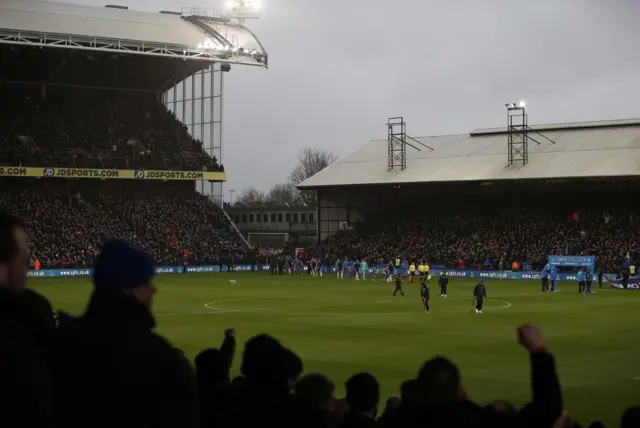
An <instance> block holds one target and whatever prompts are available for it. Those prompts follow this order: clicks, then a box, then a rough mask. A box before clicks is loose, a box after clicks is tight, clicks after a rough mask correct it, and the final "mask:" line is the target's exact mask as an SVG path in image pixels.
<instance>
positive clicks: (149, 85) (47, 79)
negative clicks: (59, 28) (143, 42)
mask: <svg viewBox="0 0 640 428" xmlns="http://www.w3.org/2000/svg"><path fill="white" fill-rule="evenodd" d="M208 66H209V64H208V63H207V62H205V61H185V60H183V59H180V58H175V59H172V58H167V57H154V56H138V55H135V54H127V53H125V52H118V53H114V52H87V51H83V50H71V49H60V48H57V49H56V48H46V49H42V48H39V47H23V46H12V45H4V44H3V45H0V81H4V82H7V81H8V82H24V83H26V82H31V83H34V84H37V85H38V86H39V85H40V84H42V83H45V84H47V85H51V86H55V85H72V86H87V87H96V88H108V89H111V88H119V89H126V90H135V91H150V92H153V93H154V94H155V93H157V92H158V91H160V90H163V89H166V88H169V87H171V86H172V85H174V84H175V83H177V82H179V81H181V80H182V79H184V78H185V77H187V76H189V75H191V74H193V73H195V72H196V71H198V70H202V69H204V68H206V67H208Z"/></svg>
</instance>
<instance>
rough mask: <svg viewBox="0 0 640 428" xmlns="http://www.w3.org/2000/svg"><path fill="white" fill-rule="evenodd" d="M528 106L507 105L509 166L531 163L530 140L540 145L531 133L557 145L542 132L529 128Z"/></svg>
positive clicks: (523, 104) (522, 102)
mask: <svg viewBox="0 0 640 428" xmlns="http://www.w3.org/2000/svg"><path fill="white" fill-rule="evenodd" d="M526 106H527V104H526V103H525V102H524V101H518V102H515V103H508V104H505V107H506V108H507V165H508V166H511V165H513V164H514V163H522V165H523V166H524V165H526V164H528V163H529V140H531V141H533V142H534V143H536V144H537V145H540V142H539V141H538V140H536V139H535V138H533V137H532V136H531V135H529V133H530V132H531V133H534V134H536V135H539V136H541V137H542V138H544V139H545V140H547V141H549V142H550V143H551V144H555V143H556V142H555V141H553V140H552V139H550V138H548V137H545V136H544V135H542V134H541V133H540V132H538V131H535V130H534V129H532V128H531V127H530V126H529V117H528V116H527V112H526V109H525V107H526Z"/></svg>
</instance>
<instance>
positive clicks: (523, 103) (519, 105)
mask: <svg viewBox="0 0 640 428" xmlns="http://www.w3.org/2000/svg"><path fill="white" fill-rule="evenodd" d="M526 105H527V103H525V102H524V101H522V100H520V102H519V103H518V107H521V108H522V107H524V106H526Z"/></svg>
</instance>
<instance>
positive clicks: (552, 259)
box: [549, 256, 596, 272]
mask: <svg viewBox="0 0 640 428" xmlns="http://www.w3.org/2000/svg"><path fill="white" fill-rule="evenodd" d="M549 266H552V267H553V266H556V267H558V266H570V267H588V268H591V272H595V269H596V257H595V256H549Z"/></svg>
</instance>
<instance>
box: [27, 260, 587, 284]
mask: <svg viewBox="0 0 640 428" xmlns="http://www.w3.org/2000/svg"><path fill="white" fill-rule="evenodd" d="M270 269H271V267H270V266H269V265H254V266H251V265H245V264H242V265H234V266H233V270H234V272H252V271H253V272H259V271H261V272H265V271H269V270H270ZM304 270H305V271H306V270H307V269H306V267H305V269H304ZM182 271H183V267H182V266H156V274H158V275H164V274H179V273H182ZM228 271H229V270H228V267H227V266H226V265H223V266H222V269H221V266H187V273H218V272H228ZM323 271H324V272H328V273H334V272H335V271H336V269H335V267H329V268H328V269H327V268H326V267H324V268H323ZM378 272H379V273H380V272H381V269H378ZM442 272H446V273H447V275H448V276H449V277H450V278H469V279H472V278H479V279H510V280H539V279H540V274H539V273H538V272H511V271H478V270H455V269H451V270H442V269H433V270H431V275H434V276H440V275H441V274H442ZM372 273H373V268H369V274H372ZM92 274H93V269H43V270H30V271H29V272H28V274H27V276H29V277H32V278H60V277H78V276H91V275H92ZM558 277H559V278H558V279H559V280H560V281H572V282H575V281H577V280H578V277H577V275H576V274H566V273H560V274H558Z"/></svg>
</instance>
